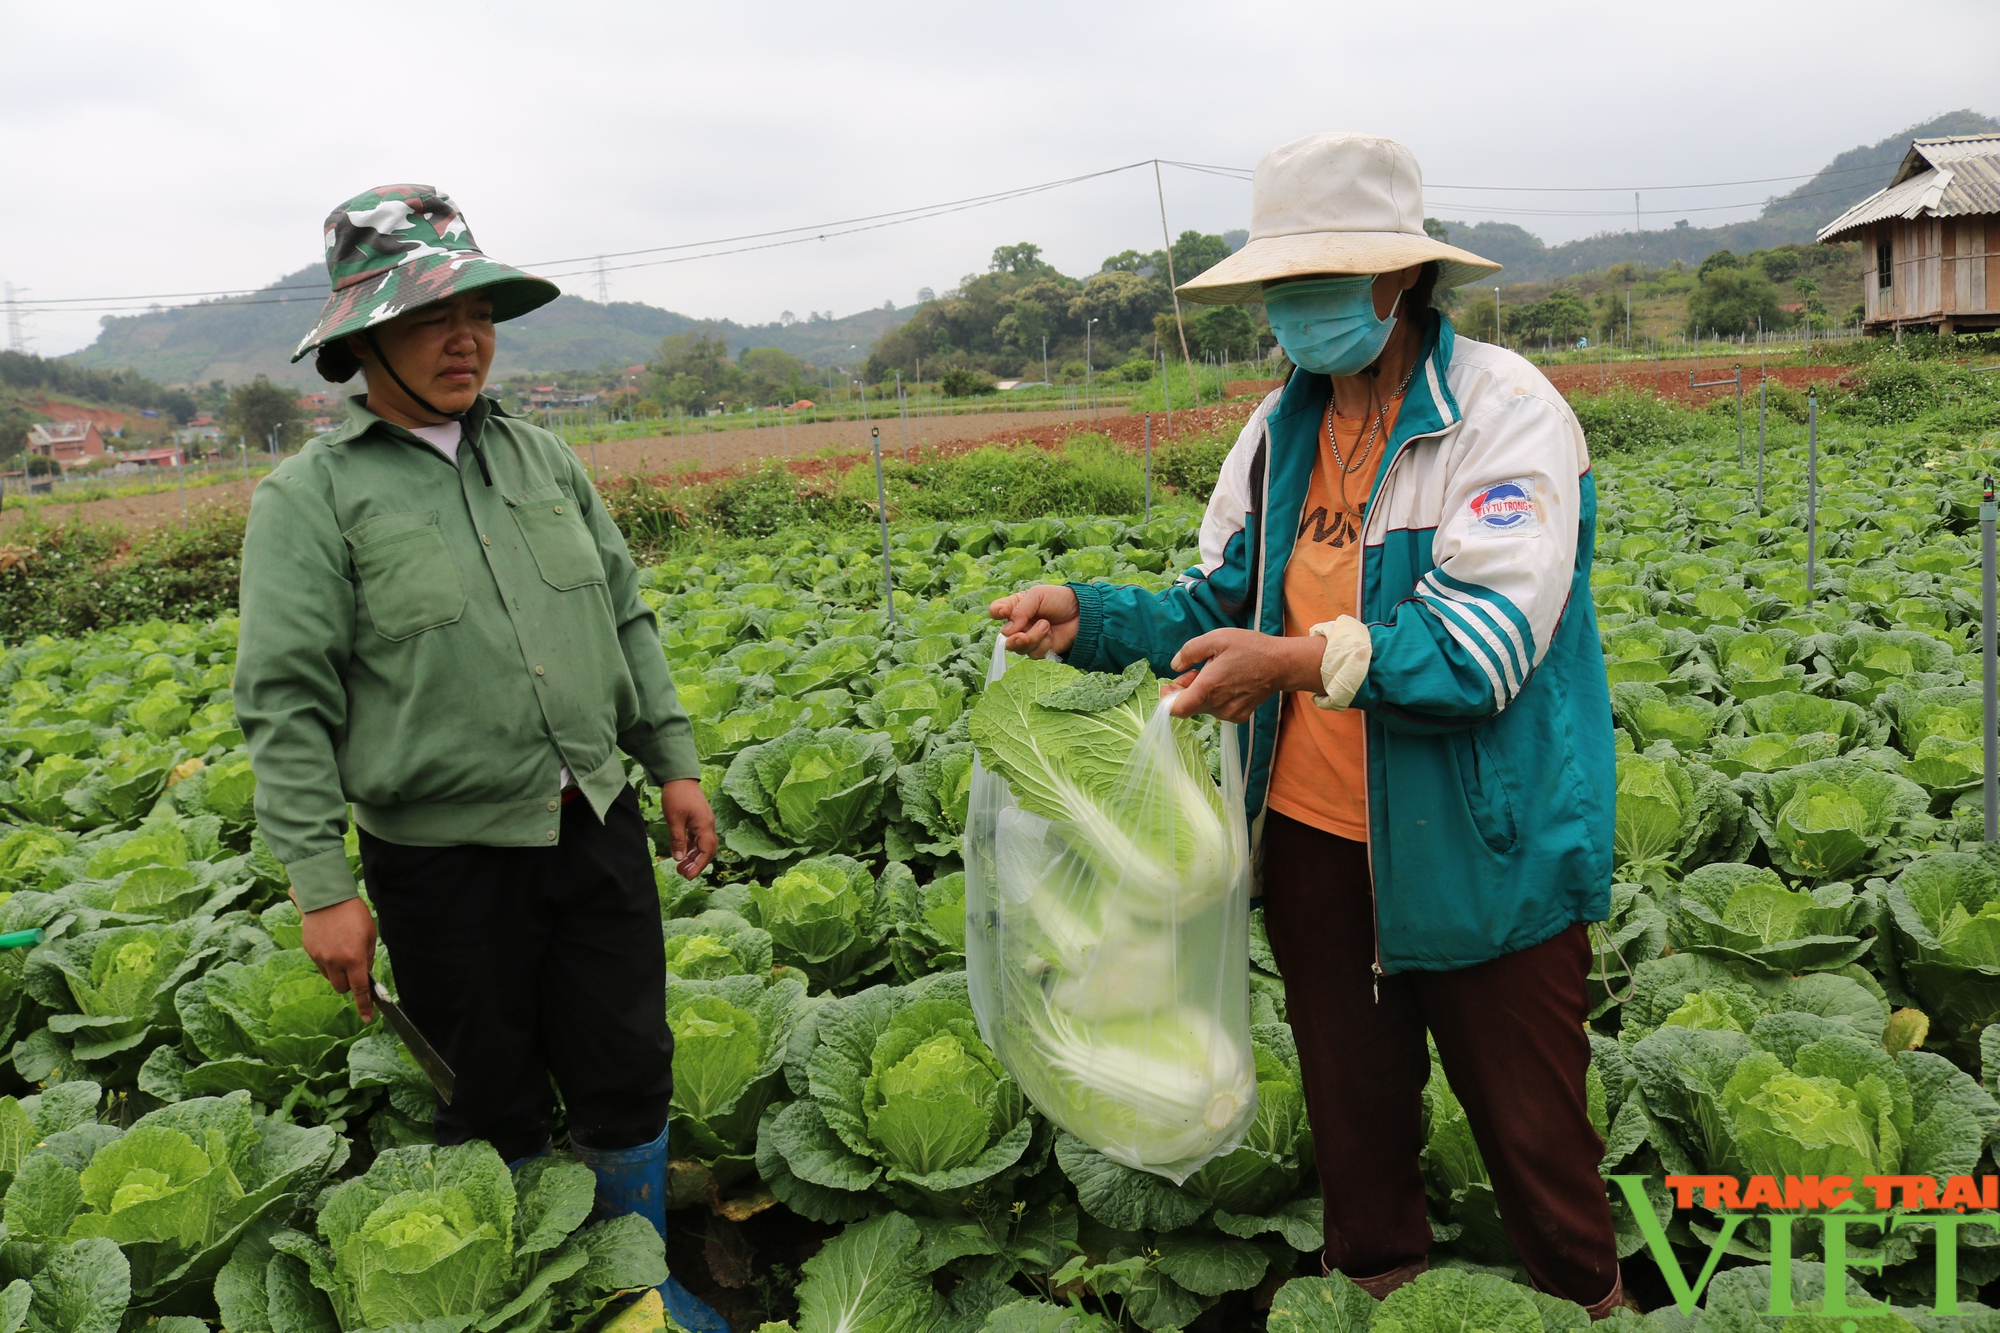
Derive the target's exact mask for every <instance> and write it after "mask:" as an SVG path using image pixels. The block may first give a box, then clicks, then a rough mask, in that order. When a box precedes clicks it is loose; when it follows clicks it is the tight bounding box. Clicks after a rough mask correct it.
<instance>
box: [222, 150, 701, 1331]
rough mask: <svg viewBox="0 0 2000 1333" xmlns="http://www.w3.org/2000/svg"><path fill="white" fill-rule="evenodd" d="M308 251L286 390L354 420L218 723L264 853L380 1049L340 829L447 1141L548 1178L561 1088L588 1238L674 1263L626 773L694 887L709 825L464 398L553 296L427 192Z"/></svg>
mask: <svg viewBox="0 0 2000 1333" xmlns="http://www.w3.org/2000/svg"><path fill="white" fill-rule="evenodd" d="M325 239H326V262H327V271H328V274H329V275H330V277H331V279H332V284H333V292H332V294H331V295H330V296H329V297H328V298H327V302H326V305H325V307H324V309H322V310H321V312H320V317H319V322H318V323H317V324H316V325H315V326H314V327H313V330H312V332H310V333H308V334H307V335H306V336H305V338H304V339H303V340H301V341H300V343H299V345H298V348H297V350H296V352H295V353H294V355H293V358H292V359H293V360H294V361H297V360H298V359H300V358H301V357H303V356H305V355H306V354H307V353H309V352H315V351H316V352H317V353H318V356H317V361H316V365H317V367H318V369H319V371H320V373H321V375H323V376H324V377H326V378H327V379H329V380H332V381H334V382H336V383H338V382H344V381H346V380H348V379H351V378H352V377H353V376H354V374H355V373H356V372H357V371H360V372H361V373H363V374H364V375H365V376H366V382H367V393H366V394H364V395H360V396H357V397H355V398H352V399H350V400H349V402H348V417H347V422H346V424H345V425H343V426H341V427H340V428H339V429H337V430H334V431H332V432H331V433H329V434H326V435H322V436H320V437H318V438H317V439H315V440H313V441H312V442H311V443H310V444H308V445H307V446H306V447H305V448H304V449H303V450H302V451H301V452H300V453H299V454H298V455H297V456H296V457H294V458H291V459H288V460H287V461H286V462H285V463H284V464H283V465H282V466H280V467H279V468H278V470H277V471H276V472H274V473H273V474H272V475H271V476H270V477H268V478H267V479H266V480H265V481H264V483H263V484H262V485H260V486H258V488H257V490H256V493H255V496H254V498H253V499H252V502H251V506H250V521H249V527H248V530H247V532H246V534H245V538H244V546H243V574H242V631H241V641H240V645H239V649H238V657H237V668H236V685H235V693H236V710H237V715H238V717H239V718H240V719H241V720H242V726H243V732H244V736H245V738H246V739H247V740H248V742H249V746H250V756H251V762H252V765H253V767H254V769H255V771H256V775H257V822H258V825H259V827H260V828H261V829H262V830H263V833H264V837H265V839H266V840H267V841H268V842H269V843H270V846H271V849H272V851H273V852H274V853H275V854H276V855H277V857H278V859H279V860H280V861H281V862H283V863H284V865H285V868H286V871H287V872H288V873H289V875H290V879H291V886H292V896H293V898H294V899H295V900H296V901H297V903H298V905H299V908H300V910H301V911H302V912H303V913H304V922H305V927H304V945H305V949H306V951H307V952H308V953H309V954H311V955H312V958H313V961H314V962H315V963H317V964H318V965H319V968H320V970H321V972H323V973H324V974H325V975H326V978H327V980H328V981H329V982H331V983H332V984H333V986H334V987H335V988H336V989H337V990H341V991H350V992H352V994H353V996H354V1001H355V1004H356V1006H357V1007H358V1008H359V1010H360V1011H361V1014H362V1017H363V1018H364V1019H372V1017H373V1009H374V1005H373V1003H372V1001H371V991H370V978H369V969H370V964H371V963H372V961H373V959H374V954H375V930H376V916H375V915H371V913H370V911H369V903H368V902H364V901H363V900H362V899H361V898H360V897H359V896H358V893H357V886H356V883H355V876H354V872H353V871H352V870H351V869H350V866H349V861H348V857H347V853H346V851H345V850H344V847H343V835H344V833H345V832H346V828H347V820H348V812H349V809H350V807H351V809H352V811H353V817H354V822H355V824H356V825H357V826H358V830H359V831H358V837H359V842H360V852H361V869H362V876H363V878H364V879H365V880H366V881H367V885H368V893H369V900H370V901H371V902H372V903H373V906H374V911H375V913H376V914H379V917H380V922H381V932H382V940H383V942H384V943H385V944H386V945H387V946H388V949H389V954H390V958H391V960H392V961H393V963H394V968H395V979H396V983H397V986H398V988H399V989H400V991H401V1002H402V1005H403V1007H404V1008H405V1009H406V1010H407V1012H408V1014H409V1016H410V1018H411V1020H412V1021H413V1022H414V1023H415V1025H416V1026H417V1028H418V1029H419V1030H420V1031H422V1032H423V1033H424V1035H425V1036H426V1037H428V1038H429V1039H430V1041H431V1042H432V1043H433V1044H434V1045H435V1046H436V1048H437V1050H438V1053H439V1054H440V1055H441V1056H442V1057H443V1058H444V1060H445V1062H446V1063H447V1064H449V1065H450V1066H451V1068H452V1070H453V1071H454V1072H455V1074H456V1075H457V1086H456V1090H455V1093H454V1095H453V1097H452V1100H451V1102H450V1104H449V1105H442V1104H441V1105H440V1106H439V1107H438V1109H437V1114H436V1132H437V1139H438V1142H440V1143H445V1144H451V1143H462V1142H465V1141H467V1140H470V1139H475V1138H483V1139H486V1140H488V1141H490V1142H491V1143H492V1144H493V1145H494V1147H495V1148H496V1149H497V1150H498V1151H499V1152H500V1154H501V1156H503V1157H505V1158H507V1159H509V1160H510V1161H513V1162H518V1161H520V1160H524V1159H526V1158H528V1157H531V1156H535V1155H538V1154H542V1153H545V1152H547V1151H548V1150H549V1145H550V1132H551V1129H552V1127H553V1117H554V1106H553V1099H552V1097H551V1095H550V1091H549V1084H550V1080H551V1078H553V1080H554V1083H555V1085H556V1087H557V1088H558V1089H559V1090H560V1091H561V1093H562V1099H563V1107H564V1113H565V1119H566V1126H567V1130H568V1134H569V1142H570V1148H571V1150H572V1151H573V1152H574V1154H575V1155H576V1157H577V1158H578V1159H579V1160H580V1161H582V1162H584V1163H585V1164H586V1165H588V1166H590V1167H591V1168H592V1169H593V1170H594V1171H595V1172H596V1173H597V1178H598V1198H597V1211H598V1215H600V1216H609V1215H613V1214H617V1213H624V1212H636V1213H640V1214H642V1215H644V1216H646V1217H647V1218H648V1220H650V1221H651V1222H652V1223H653V1224H654V1225H655V1226H656V1227H657V1228H659V1229H660V1231H661V1232H662V1234H663V1235H664V1233H665V1213H664V1204H665V1197H666V1166H667V1133H666V1125H667V1111H668V1101H669V1098H670V1096H671V1094H672V1089H673V1084H672V1077H673V1037H672V1034H671V1033H670V1032H669V1031H668V1028H667V1024H666V1019H665V1006H664V1003H663V1001H662V998H661V997H662V995H663V993H664V988H665V980H666V979H665V968H664V957H663V955H662V953H661V950H660V908H659V897H658V893H657V890H656V887H655V884H654V877H653V857H652V855H651V852H650V849H649V847H648V844H647V836H646V826H645V822H644V820H643V819H642V817H641V815H640V810H639V802H638V797H637V795H636V793H635V792H634V791H633V789H632V787H631V785H630V784H629V783H628V782H627V780H626V768H625V759H624V757H623V756H621V753H620V752H621V751H622V752H623V755H629V756H630V757H631V759H633V760H635V761H636V762H637V763H638V764H639V765H640V766H641V767H643V768H644V770H645V772H646V774H647V775H648V776H649V777H651V778H652V780H653V781H655V782H657V783H658V784H660V788H661V806H662V810H663V814H664V818H665V822H666V825H667V828H668V829H669V831H670V842H671V846H672V854H673V857H674V859H675V861H676V862H677V863H678V864H677V868H678V869H679V871H680V873H681V874H682V875H685V876H687V877H688V878H690V879H692V878H693V877H695V876H696V875H698V874H700V873H701V871H702V869H703V868H704V867H705V866H706V865H707V864H708V862H709V860H710V859H711V858H712V857H713V856H714V854H715V848H716V839H715V820H714V816H713V815H712V814H711V813H710V811H709V807H708V802H707V801H706V800H705V799H704V798H703V796H702V792H701V784H700V782H699V780H698V779H699V775H700V766H699V764H698V762H697V760H696V757H695V749H694V742H693V738H692V733H691V731H690V729H689V725H688V720H687V717H686V715H685V713H683V712H682V710H681V708H680V705H679V703H678V701H677V700H676V698H675V695H674V687H673V681H672V679H671V677H670V676H669V675H668V673H667V666H666V660H665V659H664V658H663V657H662V656H661V653H660V641H659V629H658V626H657V624H656V622H655V620H654V617H653V613H652V611H651V610H650V609H649V608H648V607H647V606H646V604H645V603H644V602H643V601H641V600H640V597H639V581H638V574H637V571H636V570H635V569H634V568H633V564H632V558H631V555H630V554H629V553H628V552H627V550H626V548H625V542H624V539H623V538H622V537H621V536H620V535H619V532H618V529H617V528H616V527H615V526H613V524H612V522H611V520H610V519H609V518H608V517H607V516H606V514H605V512H604V506H603V504H602V503H601V502H600V501H599V499H598V496H597V492H596V491H595V489H594V488H593V487H592V485H591V481H590V478H589V476H588V475H587V474H586V473H585V471H584V470H583V468H582V467H580V466H579V465H578V463H577V460H576V456H575V454H574V453H573V452H572V451H571V450H570V448H569V447H568V446H567V445H565V444H564V443H563V442H562V441H561V440H560V439H558V438H557V437H556V436H554V435H552V434H550V433H549V432H547V431H544V430H542V429H540V428H538V427H536V426H533V425H530V424H528V423H526V422H523V421H519V420H516V419H515V418H513V417H511V416H509V415H508V414H507V413H506V412H505V411H503V410H502V409H501V408H500V406H499V404H498V403H496V402H495V401H494V400H493V399H491V398H488V397H486V396H484V395H482V394H481V392H480V390H481V388H482V387H483V386H484V384H485V382H486V374H487V370H488V368H489V367H490V366H491V365H492V361H493V349H494V329H493V326H494V325H495V324H496V323H498V322H499V321H501V320H507V319H513V318H515V317H516V316H519V315H524V314H526V313H528V312H529V311H531V310H533V309H535V308H536V307H538V306H541V305H544V304H546V303H547V302H549V301H552V300H554V299H555V298H556V296H557V295H558V291H557V288H556V286H555V284H553V283H551V282H548V281H546V280H545V279H542V278H537V277H532V276H530V275H528V274H526V273H523V272H521V271H520V270H518V269H514V268H510V267H508V266H507V265H505V264H502V263H499V262H497V261H495V260H493V259H489V258H487V257H486V256H485V255H484V254H482V253H481V252H480V250H479V249H478V247H477V245H476V244H475V243H474V241H473V239H472V233H471V232H470V231H469V230H467V228H466V223H465V218H464V216H463V215H462V214H461V213H460V212H459V211H458V209H457V207H456V206H455V205H454V204H453V203H452V202H451V200H450V199H449V198H448V197H446V196H445V195H442V194H440V193H438V192H437V191H436V190H434V189H432V188H431V187H430V186H427V185H390V186H383V187H381V188H379V189H375V190H370V191H368V192H367V193H365V194H362V195H359V196H357V197H356V198H354V199H350V200H349V201H347V202H346V203H344V204H342V205H341V206H340V207H339V208H337V209H335V210H334V211H333V212H332V214H330V215H329V216H328V218H327V222H326V237H325ZM660 1291H661V1295H662V1297H663V1299H664V1300H665V1302H666V1306H667V1309H668V1311H669V1312H670V1313H671V1314H673V1316H674V1317H675V1318H676V1319H677V1320H679V1321H680V1323H681V1324H682V1325H684V1326H686V1327H688V1328H690V1329H693V1330H696V1333H708V1331H709V1330H727V1328H728V1325H727V1323H725V1322H724V1321H723V1320H722V1319H721V1318H720V1316H718V1315H717V1314H716V1313H715V1312H714V1311H713V1310H711V1309H709V1308H708V1307H707V1306H706V1305H703V1304H702V1303H701V1302H700V1301H698V1300H696V1299H695V1298H694V1297H692V1296H691V1295H689V1294H688V1293H687V1292H686V1291H685V1290H684V1289H682V1288H681V1286H680V1284H679V1283H678V1282H676V1281H675V1280H674V1279H672V1278H668V1279H667V1281H666V1282H665V1283H664V1284H663V1285H662V1286H661V1288H660Z"/></svg>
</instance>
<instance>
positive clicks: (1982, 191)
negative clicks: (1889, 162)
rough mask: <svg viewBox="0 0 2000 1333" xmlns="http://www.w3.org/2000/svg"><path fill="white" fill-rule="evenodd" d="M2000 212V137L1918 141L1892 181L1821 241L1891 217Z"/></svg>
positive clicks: (1841, 219)
mask: <svg viewBox="0 0 2000 1333" xmlns="http://www.w3.org/2000/svg"><path fill="white" fill-rule="evenodd" d="M1980 213H2000V135H1996V134H1961V135H1956V136H1953V137H1952V138H1949V139H1918V140H1916V141H1915V142H1913V143H1912V144H1911V145H1910V151H1909V152H1908V153H1907V154H1906V155H1905V156H1904V158H1903V161H1902V165H1900V166H1899V167H1897V169H1896V175H1895V178H1894V180H1893V182H1892V183H1891V184H1890V185H1889V186H1888V187H1887V188H1886V189H1881V190H1877V191H1876V192H1875V193H1874V194H1871V195H1869V196H1868V197H1867V198H1866V199H1863V200H1862V201H1861V202H1860V203H1858V204H1856V205H1855V206H1854V207H1852V208H1850V209H1848V210H1847V211H1846V212H1845V213H1842V214H1841V215H1840V216H1839V217H1837V218H1835V219H1834V220H1833V221H1832V222H1829V223H1828V224H1827V225H1826V226H1824V227H1822V228H1820V231H1819V239H1820V240H1821V241H1835V240H1839V239H1841V238H1842V237H1843V236H1845V235H1846V234H1847V233H1849V232H1852V231H1854V230H1856V229H1857V228H1860V227H1865V226H1867V225H1869V224H1870V223H1872V222H1881V221H1883V220H1884V219H1886V218H1918V217H1926V216H1928V217H1941V218H1949V217H1965V216H1968V215H1976V214H1980Z"/></svg>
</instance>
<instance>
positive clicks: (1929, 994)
mask: <svg viewBox="0 0 2000 1333" xmlns="http://www.w3.org/2000/svg"><path fill="white" fill-rule="evenodd" d="M1883 897H1884V899H1885V901H1886V903H1887V906H1888V917H1889V922H1890V931H1891V933H1892V935H1893V936H1894V939H1895V953H1896V958H1897V962H1898V964H1899V966H1900V968H1901V971H1902V975H1903V981H1904V983H1905V984H1906V985H1907V986H1908V987H1909V989H1910V991H1911V992H1912V993H1913V994H1914V995H1915V996H1916V998H1917V1000H1918V1002H1919V1003H1920V1004H1921V1005H1922V1007H1923V1010H1924V1012H1925V1013H1926V1014H1928V1015H1930V1018H1931V1022H1932V1024H1933V1031H1934V1034H1935V1037H1936V1039H1937V1043H1938V1044H1940V1045H1941V1046H1943V1047H1944V1048H1945V1049H1946V1050H1949V1051H1953V1052H1954V1053H1957V1054H1959V1055H1961V1056H1964V1057H1967V1058H1969V1057H1970V1056H1971V1055H1972V1054H1973V1048H1974V1045H1975V1043H1976V1042H1977V1040H1978V1034H1979V1031H1980V1029H1982V1028H1983V1027H1985V1026H1986V1025H1987V1024H1988V1023H1992V1022H1995V1021H1996V1020H2000V856H1996V854H1995V852H1994V851H1992V850H1982V851H1980V852H1978V853H1970V852H1932V853H1931V854H1929V855H1927V856H1924V857H1921V858H1920V859H1918V860H1916V861H1913V862H1911V863H1910V865H1909V866H1908V867H1906V868H1905V869H1904V870H1903V873H1902V874H1900V875H1898V876H1896V879H1895V881H1894V883H1892V884H1890V885H1888V886H1887V888H1886V891H1885V893H1884V895H1883Z"/></svg>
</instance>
